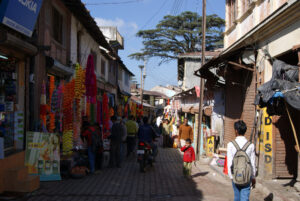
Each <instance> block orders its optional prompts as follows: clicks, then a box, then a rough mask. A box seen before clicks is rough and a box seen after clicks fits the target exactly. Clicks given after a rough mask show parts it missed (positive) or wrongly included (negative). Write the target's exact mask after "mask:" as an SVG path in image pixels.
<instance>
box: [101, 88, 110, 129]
mask: <svg viewBox="0 0 300 201" xmlns="http://www.w3.org/2000/svg"><path fill="white" fill-rule="evenodd" d="M102 107H103V109H102V111H103V127H104V130H105V131H108V130H109V118H110V112H109V106H108V97H107V94H106V93H104V94H103V103H102Z"/></svg>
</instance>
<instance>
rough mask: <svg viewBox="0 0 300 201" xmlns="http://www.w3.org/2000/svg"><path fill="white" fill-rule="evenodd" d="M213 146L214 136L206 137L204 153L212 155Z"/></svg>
mask: <svg viewBox="0 0 300 201" xmlns="http://www.w3.org/2000/svg"><path fill="white" fill-rule="evenodd" d="M214 147H215V136H210V137H208V138H207V145H206V148H207V150H206V155H207V156H209V157H212V156H213V155H214Z"/></svg>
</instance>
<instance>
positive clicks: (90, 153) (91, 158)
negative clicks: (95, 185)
mask: <svg viewBox="0 0 300 201" xmlns="http://www.w3.org/2000/svg"><path fill="white" fill-rule="evenodd" d="M88 156H89V163H90V170H91V173H94V172H95V159H96V154H95V153H94V152H93V150H92V147H91V146H89V147H88Z"/></svg>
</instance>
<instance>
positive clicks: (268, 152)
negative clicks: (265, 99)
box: [263, 109, 273, 174]
mask: <svg viewBox="0 0 300 201" xmlns="http://www.w3.org/2000/svg"><path fill="white" fill-rule="evenodd" d="M263 111H264V113H263V114H264V115H263V129H264V155H265V159H264V160H265V170H266V172H267V173H268V174H272V163H273V154H272V152H273V150H272V148H273V146H272V145H273V141H272V118H271V117H270V116H269V115H268V113H267V111H266V109H264V110H263Z"/></svg>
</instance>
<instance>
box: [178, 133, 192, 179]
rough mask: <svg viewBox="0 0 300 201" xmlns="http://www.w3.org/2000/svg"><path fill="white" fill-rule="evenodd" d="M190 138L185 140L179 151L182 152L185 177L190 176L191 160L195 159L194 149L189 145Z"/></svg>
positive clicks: (190, 142)
mask: <svg viewBox="0 0 300 201" xmlns="http://www.w3.org/2000/svg"><path fill="white" fill-rule="evenodd" d="M191 144H192V141H191V139H189V138H188V139H186V140H185V145H184V146H183V147H181V151H182V152H183V175H184V176H185V177H187V178H188V177H190V176H191V172H192V162H193V161H195V151H194V148H193V147H192V146H191Z"/></svg>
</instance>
